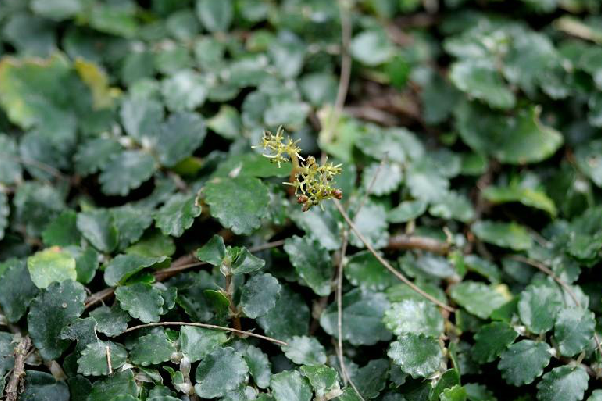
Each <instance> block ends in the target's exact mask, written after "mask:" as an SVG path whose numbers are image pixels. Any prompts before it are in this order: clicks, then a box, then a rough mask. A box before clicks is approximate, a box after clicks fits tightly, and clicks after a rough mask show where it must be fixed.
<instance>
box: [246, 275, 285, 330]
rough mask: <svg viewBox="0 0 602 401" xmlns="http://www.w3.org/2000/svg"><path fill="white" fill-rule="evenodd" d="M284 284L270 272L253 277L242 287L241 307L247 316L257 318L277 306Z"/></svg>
mask: <svg viewBox="0 0 602 401" xmlns="http://www.w3.org/2000/svg"><path fill="white" fill-rule="evenodd" d="M281 290H282V286H281V285H280V283H279V282H278V279H276V278H275V277H273V276H272V275H271V274H269V273H264V274H257V275H255V276H253V277H251V278H250V279H249V280H248V281H247V282H246V283H245V284H244V286H243V287H242V290H241V294H240V308H241V309H242V311H243V312H244V314H245V315H247V317H250V318H251V319H255V318H257V317H259V316H262V315H265V314H266V313H267V312H268V311H269V310H270V309H272V308H273V307H275V306H276V303H277V302H278V300H279V298H280V291H281Z"/></svg>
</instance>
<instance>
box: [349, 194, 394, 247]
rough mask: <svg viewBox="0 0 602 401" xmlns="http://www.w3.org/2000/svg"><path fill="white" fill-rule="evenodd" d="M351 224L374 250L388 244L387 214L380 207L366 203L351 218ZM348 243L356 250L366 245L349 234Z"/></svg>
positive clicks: (352, 233)
mask: <svg viewBox="0 0 602 401" xmlns="http://www.w3.org/2000/svg"><path fill="white" fill-rule="evenodd" d="M353 222H354V224H355V226H356V227H357V229H358V231H359V232H360V233H361V234H362V236H363V237H364V238H365V239H366V241H367V242H368V243H369V244H370V245H372V246H373V247H374V248H376V249H380V248H384V247H385V246H387V245H388V243H389V231H388V227H389V225H388V223H387V212H386V210H385V208H384V207H383V206H381V205H378V204H374V203H371V202H366V203H365V204H364V207H362V209H361V210H360V212H359V213H358V214H357V215H355V216H353ZM349 242H350V243H351V244H352V245H353V246H356V247H358V248H365V247H366V245H364V243H363V242H362V241H361V240H360V239H359V238H358V236H357V235H356V234H355V233H354V232H351V234H350V236H349Z"/></svg>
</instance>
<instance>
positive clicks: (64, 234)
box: [0, 195, 81, 246]
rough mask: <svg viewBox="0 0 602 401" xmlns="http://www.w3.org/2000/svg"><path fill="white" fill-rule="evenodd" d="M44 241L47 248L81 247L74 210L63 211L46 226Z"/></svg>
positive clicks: (43, 234) (43, 235)
mask: <svg viewBox="0 0 602 401" xmlns="http://www.w3.org/2000/svg"><path fill="white" fill-rule="evenodd" d="M1 197H2V195H0V198H1ZM0 214H1V212H0ZM42 239H43V240H44V244H45V245H47V246H68V245H79V243H80V242H81V236H80V234H79V231H78V230H77V213H75V212H74V211H72V210H65V211H63V212H62V213H61V214H60V215H59V216H58V217H57V218H56V219H54V220H53V221H52V222H51V223H50V224H48V225H47V226H46V229H45V230H44V232H43V233H42Z"/></svg>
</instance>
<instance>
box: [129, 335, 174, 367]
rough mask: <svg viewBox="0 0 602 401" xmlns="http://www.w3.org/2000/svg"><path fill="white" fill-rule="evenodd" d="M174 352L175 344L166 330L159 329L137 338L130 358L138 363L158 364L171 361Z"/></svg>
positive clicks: (146, 364)
mask: <svg viewBox="0 0 602 401" xmlns="http://www.w3.org/2000/svg"><path fill="white" fill-rule="evenodd" d="M174 352H176V347H175V346H174V344H173V343H172V342H171V341H169V339H168V338H167V335H166V334H165V331H164V330H159V331H155V332H153V333H151V334H147V335H145V336H142V337H140V338H138V339H136V340H135V341H134V343H133V347H132V349H131V351H130V358H131V360H132V362H133V363H135V364H136V365H141V366H148V365H156V364H158V363H162V362H167V361H169V360H170V359H171V355H172V354H173V353H174Z"/></svg>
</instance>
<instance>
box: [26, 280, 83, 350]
mask: <svg viewBox="0 0 602 401" xmlns="http://www.w3.org/2000/svg"><path fill="white" fill-rule="evenodd" d="M85 298H86V291H85V290H84V287H83V286H82V285H81V284H80V283H78V282H75V281H70V280H69V281H63V282H61V283H56V282H55V283H52V284H50V285H49V286H48V288H46V289H45V290H44V291H43V292H42V293H40V295H38V296H37V297H36V298H35V299H34V300H33V302H32V303H31V310H30V312H29V315H28V316H27V325H28V328H29V335H30V336H31V339H32V341H33V343H34V345H35V346H36V348H38V350H39V351H40V355H41V356H42V357H43V358H44V359H57V358H58V357H60V356H61V355H62V353H63V352H65V351H66V350H67V348H68V347H69V343H70V341H68V340H64V339H61V338H60V336H59V335H60V333H61V331H62V330H63V329H64V328H65V327H67V326H68V325H69V324H70V323H71V322H72V321H73V320H75V318H77V317H78V316H79V315H81V313H82V312H83V311H84V299H85Z"/></svg>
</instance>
